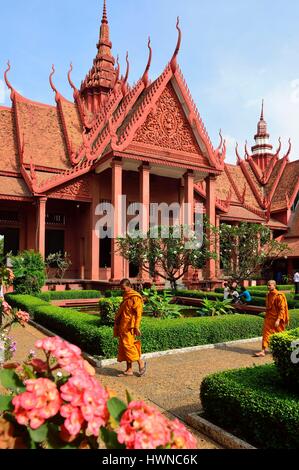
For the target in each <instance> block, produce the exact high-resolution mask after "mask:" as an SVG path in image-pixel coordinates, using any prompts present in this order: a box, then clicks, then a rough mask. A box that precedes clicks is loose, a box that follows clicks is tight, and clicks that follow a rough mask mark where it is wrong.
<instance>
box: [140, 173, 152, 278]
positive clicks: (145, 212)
mask: <svg viewBox="0 0 299 470" xmlns="http://www.w3.org/2000/svg"><path fill="white" fill-rule="evenodd" d="M139 183H140V184H139V188H140V196H139V200H140V202H141V204H142V213H141V226H140V230H141V232H142V233H144V234H146V233H147V232H148V230H149V226H150V220H149V218H150V166H149V165H147V164H143V165H141V166H140V167H139ZM140 277H141V280H142V281H143V282H148V281H149V280H150V276H149V273H148V272H146V271H144V270H143V269H142V270H141V272H140Z"/></svg>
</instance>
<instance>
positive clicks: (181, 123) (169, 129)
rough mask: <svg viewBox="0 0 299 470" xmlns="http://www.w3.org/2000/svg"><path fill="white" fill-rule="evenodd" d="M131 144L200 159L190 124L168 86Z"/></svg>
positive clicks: (199, 152)
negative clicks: (151, 146) (195, 156)
mask: <svg viewBox="0 0 299 470" xmlns="http://www.w3.org/2000/svg"><path fill="white" fill-rule="evenodd" d="M133 142H134V143H142V144H146V145H153V146H155V147H160V148H162V149H167V150H174V151H176V150H178V151H180V152H185V153H188V154H192V155H193V157H194V154H195V155H197V156H200V157H202V154H201V151H200V148H199V146H198V144H197V142H196V140H195V137H194V134H193V131H192V129H191V127H190V124H189V122H188V120H187V118H186V116H185V114H184V111H183V109H182V107H181V104H180V102H179V100H178V98H177V96H176V94H175V92H174V90H173V88H172V86H171V85H170V84H168V85H167V87H166V88H165V90H164V91H163V93H162V95H161V97H160V99H159V100H158V102H157V104H156V106H155V107H154V108H153V109H152V110H151V112H150V114H149V115H148V117H147V119H146V121H145V123H144V124H143V125H142V126H141V127H140V128H139V129H138V130H137V132H136V134H135V136H134V139H133ZM202 158H204V157H202Z"/></svg>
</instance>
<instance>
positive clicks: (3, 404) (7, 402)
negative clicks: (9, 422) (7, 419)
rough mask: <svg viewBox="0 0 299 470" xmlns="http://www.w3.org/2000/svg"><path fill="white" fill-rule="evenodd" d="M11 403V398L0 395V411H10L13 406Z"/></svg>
mask: <svg viewBox="0 0 299 470" xmlns="http://www.w3.org/2000/svg"><path fill="white" fill-rule="evenodd" d="M11 401H12V397H10V396H8V395H0V411H12V410H13V404H12V403H11Z"/></svg>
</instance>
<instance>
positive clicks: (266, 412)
mask: <svg viewBox="0 0 299 470" xmlns="http://www.w3.org/2000/svg"><path fill="white" fill-rule="evenodd" d="M200 397H201V401H202V405H203V408H204V411H205V413H206V415H207V418H208V419H210V420H211V421H212V422H213V423H215V424H217V425H219V426H221V427H224V428H225V429H226V430H228V431H230V432H233V433H235V434H237V435H238V436H239V437H241V438H243V439H244V438H245V439H247V440H248V441H249V442H251V443H252V444H253V445H255V446H257V447H261V448H271V449H273V448H275V449H277V448H279V449H290V448H298V447H299V434H298V428H299V401H298V396H297V395H296V394H293V393H290V392H288V391H287V390H286V389H285V388H284V386H283V383H282V382H281V380H280V376H279V374H278V371H277V370H276V368H275V366H274V365H266V366H260V367H255V368H248V369H240V370H235V371H228V372H222V373H217V374H213V375H210V376H208V377H206V378H205V379H204V380H203V382H202V385H201V391H200ZM224 410H225V412H224Z"/></svg>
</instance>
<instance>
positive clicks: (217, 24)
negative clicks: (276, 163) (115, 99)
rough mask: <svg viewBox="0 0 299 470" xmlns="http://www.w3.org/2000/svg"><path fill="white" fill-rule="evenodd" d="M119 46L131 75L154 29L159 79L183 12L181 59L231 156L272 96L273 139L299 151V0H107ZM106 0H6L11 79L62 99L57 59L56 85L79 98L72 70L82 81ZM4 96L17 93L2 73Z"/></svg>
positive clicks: (25, 89) (38, 96)
mask: <svg viewBox="0 0 299 470" xmlns="http://www.w3.org/2000/svg"><path fill="white" fill-rule="evenodd" d="M107 6H108V16H109V23H110V28H111V39H112V42H113V52H114V55H115V56H116V55H117V54H119V55H120V59H121V64H122V65H123V67H124V58H125V53H126V50H128V51H129V54H130V61H131V73H130V82H131V83H133V82H134V81H136V80H137V79H138V78H139V77H140V76H141V74H142V72H143V70H144V67H145V64H146V61H147V37H148V35H149V34H150V35H151V39H152V45H153V53H154V56H153V64H152V69H151V72H150V73H151V78H152V79H154V78H156V76H157V75H159V74H160V73H161V72H162V70H163V68H164V67H165V64H166V63H167V62H168V60H169V59H170V57H171V55H172V53H173V50H174V47H175V44H176V40H177V33H176V29H175V23H176V16H177V15H179V16H180V18H181V27H182V31H183V42H182V48H181V52H180V56H179V63H180V66H181V68H182V70H183V73H184V75H185V78H186V80H187V83H188V85H189V88H190V90H191V92H192V94H193V97H194V100H195V102H196V104H197V106H198V108H199V111H200V114H201V116H202V118H203V120H204V122H205V125H206V127H207V130H208V132H209V134H210V136H211V138H212V141H213V143H214V145H217V144H218V130H219V129H220V128H222V130H223V134H224V135H225V136H226V137H227V139H228V143H229V145H228V156H227V160H228V161H231V162H234V161H235V155H234V151H233V146H234V142H235V141H238V142H239V143H240V145H242V146H243V145H244V141H245V139H248V142H249V145H252V144H253V142H252V140H253V135H254V134H255V131H256V124H257V120H258V117H259V113H260V107H261V100H262V98H264V99H265V117H266V120H267V122H268V127H269V131H270V134H271V141H272V143H273V145H274V146H275V147H276V145H277V139H278V137H279V136H281V137H282V139H283V144H284V147H283V148H286V147H287V140H288V138H289V137H291V138H292V141H293V152H292V159H295V158H298V157H299V29H298V19H299V2H298V1H297V0H285V1H284V2H283V1H282V0H274V1H273V0H272V1H271V0H142V1H140V0H125V1H124V0H107ZM101 15H102V0H50V1H48V2H45V1H42V0H27V1H24V0H10V1H9V2H6V1H4V0H1V9H0V19H1V27H0V44H1V48H0V64H1V68H2V71H4V70H5V65H6V61H7V59H8V58H9V59H10V60H11V64H12V70H11V73H10V80H11V82H12V83H13V85H14V87H15V88H16V89H17V90H18V91H19V92H20V93H21V94H23V95H25V96H26V97H28V98H30V99H33V100H36V101H42V102H46V103H54V96H53V92H52V90H51V89H50V87H49V84H48V76H49V73H50V69H51V65H52V63H54V64H55V66H56V75H55V84H56V86H57V88H58V89H59V90H60V92H61V93H62V94H63V95H64V96H66V97H67V98H69V99H71V97H72V93H71V90H70V88H69V85H68V82H67V71H68V68H69V64H70V61H73V64H74V72H73V79H74V81H75V83H76V84H77V85H78V86H79V83H80V81H81V80H82V79H83V78H84V77H85V75H86V73H87V72H88V70H89V68H90V66H91V64H92V60H93V58H94V56H95V53H96V48H95V44H96V42H97V39H98V32H99V27H100V19H101ZM0 80H1V82H0V104H6V105H8V104H9V94H8V93H7V92H6V91H5V89H4V87H3V81H2V76H1V78H0Z"/></svg>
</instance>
